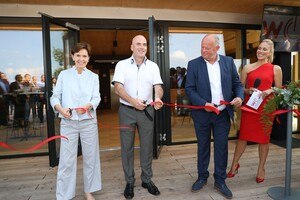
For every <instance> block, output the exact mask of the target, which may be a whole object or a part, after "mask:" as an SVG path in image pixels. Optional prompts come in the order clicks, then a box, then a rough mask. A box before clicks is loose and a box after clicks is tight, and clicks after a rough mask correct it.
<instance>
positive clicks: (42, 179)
mask: <svg viewBox="0 0 300 200" xmlns="http://www.w3.org/2000/svg"><path fill="white" fill-rule="evenodd" d="M234 147H235V141H229V162H228V163H229V164H230V163H231V160H232V156H233V152H234ZM196 152H197V145H196V144H189V145H176V146H165V147H164V148H163V150H162V152H161V154H160V157H159V159H157V160H154V161H153V170H154V177H153V181H154V182H155V183H156V185H157V186H158V187H159V189H160V191H161V195H160V196H158V197H154V196H152V195H150V194H149V193H148V192H147V190H145V189H144V188H142V187H141V180H140V173H141V170H140V167H139V158H138V157H139V150H138V149H136V150H135V156H136V160H135V172H136V184H135V197H134V199H137V200H140V199H141V200H147V199H163V200H183V199H189V200H200V199H201V200H221V199H224V198H223V197H222V196H221V195H220V194H219V193H218V192H217V191H216V190H215V189H214V188H213V183H214V180H213V175H212V174H213V156H211V162H210V166H209V171H210V177H209V179H208V184H207V186H205V188H204V189H203V190H201V191H200V192H198V193H192V192H190V189H191V185H192V184H193V182H194V181H195V180H196V179H197V166H196V164H197V156H196ZM212 153H213V148H212ZM212 155H213V154H212ZM257 163H258V152H257V145H249V146H248V147H247V149H246V151H245V153H244V155H243V157H242V158H241V160H240V165H241V168H240V170H239V174H237V175H236V177H234V178H232V179H227V185H228V187H229V188H230V189H231V190H232V192H233V195H234V199H239V200H240V199H241V200H254V199H263V200H264V199H266V200H267V199H270V198H269V197H268V194H267V190H268V189H269V188H270V187H273V186H284V180H285V179H284V177H285V149H284V148H281V147H278V146H275V145H270V153H269V157H268V161H267V165H266V180H265V182H263V183H261V184H257V183H256V182H255V175H256V170H257ZM101 167H102V168H101V169H102V182H103V190H102V191H100V192H96V193H95V198H96V199H109V200H114V199H116V200H119V199H124V197H123V190H124V186H125V182H124V178H123V177H124V176H123V170H122V167H121V158H120V151H119V150H115V151H107V152H101ZM56 173H57V168H56V167H55V168H49V166H48V157H47V156H45V157H32V158H17V159H2V160H1V161H0V199H1V200H52V199H55V187H56ZM292 187H294V188H300V149H293V161H292ZM81 199H84V192H83V179H82V158H81V157H79V158H78V175H77V190H76V197H75V200H81Z"/></svg>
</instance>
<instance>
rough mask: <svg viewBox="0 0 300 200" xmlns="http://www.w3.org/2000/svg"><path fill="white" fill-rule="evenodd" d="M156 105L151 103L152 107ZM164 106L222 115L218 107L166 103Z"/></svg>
mask: <svg viewBox="0 0 300 200" xmlns="http://www.w3.org/2000/svg"><path fill="white" fill-rule="evenodd" d="M154 104H155V102H151V103H150V105H151V106H154ZM163 104H164V105H166V106H169V107H179V108H190V109H196V110H199V109H207V110H210V111H213V112H215V113H216V114H217V115H218V114H220V111H219V110H218V109H217V108H216V107H213V106H192V105H181V104H174V103H165V102H164V103H163Z"/></svg>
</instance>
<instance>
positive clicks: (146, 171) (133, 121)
mask: <svg viewBox="0 0 300 200" xmlns="http://www.w3.org/2000/svg"><path fill="white" fill-rule="evenodd" d="M146 109H147V111H148V113H149V114H150V115H151V116H152V118H154V109H153V107H151V106H148V107H147V108H146ZM119 123H120V126H125V128H121V129H120V138H121V154H122V165H123V170H124V174H125V180H126V182H127V183H133V184H134V182H135V178H134V175H135V173H134V138H135V130H136V129H137V130H138V133H139V138H140V165H141V168H142V174H141V179H142V181H143V182H145V183H148V182H150V181H151V178H152V176H153V172H152V158H153V130H154V124H153V121H151V120H149V119H148V118H147V116H146V115H145V112H144V111H139V110H136V109H134V108H130V107H127V106H124V105H120V108H119ZM126 126H127V127H128V126H130V127H131V128H130V129H129V128H126Z"/></svg>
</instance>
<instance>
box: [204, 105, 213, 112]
mask: <svg viewBox="0 0 300 200" xmlns="http://www.w3.org/2000/svg"><path fill="white" fill-rule="evenodd" d="M205 106H211V107H214V108H215V105H214V104H213V103H206V104H205ZM205 111H206V112H213V110H210V109H207V108H205Z"/></svg>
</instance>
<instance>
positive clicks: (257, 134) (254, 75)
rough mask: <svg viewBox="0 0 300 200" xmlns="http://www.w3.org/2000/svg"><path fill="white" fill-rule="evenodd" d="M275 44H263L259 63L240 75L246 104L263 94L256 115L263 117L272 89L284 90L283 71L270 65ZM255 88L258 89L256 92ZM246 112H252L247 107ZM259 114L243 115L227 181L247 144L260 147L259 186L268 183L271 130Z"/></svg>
mask: <svg viewBox="0 0 300 200" xmlns="http://www.w3.org/2000/svg"><path fill="white" fill-rule="evenodd" d="M273 55H274V44H273V42H272V40H270V39H265V40H263V41H262V42H261V43H260V44H259V46H258V48H257V52H256V56H257V61H256V62H255V63H252V64H249V65H246V66H245V67H244V68H243V70H242V74H241V81H242V84H243V85H244V88H245V101H244V102H245V104H246V103H247V102H248V100H249V97H250V95H251V94H252V93H253V91H255V90H256V89H258V90H260V91H262V93H261V96H262V98H263V99H264V100H263V102H262V104H261V105H260V106H259V107H258V109H257V110H255V111H257V112H259V113H261V112H262V110H263V107H264V104H265V103H266V102H267V100H268V97H270V96H269V95H270V94H271V93H273V90H272V86H273V84H274V86H275V87H281V86H282V71H281V68H280V66H278V65H273V64H271V63H272V62H273ZM254 87H256V88H254ZM246 107H247V108H250V109H253V108H251V107H249V106H247V105H246ZM260 118H261V115H260V114H253V113H250V112H246V111H242V115H241V126H240V135H239V139H238V141H237V144H236V147H235V152H234V157H233V161H232V165H231V169H230V171H229V172H228V174H227V177H228V178H232V177H234V175H235V174H236V173H237V171H238V169H239V167H240V165H239V159H240V158H241V156H242V154H243V153H244V151H245V149H246V147H247V141H251V142H256V143H258V144H259V145H258V153H259V165H258V169H257V175H256V182H257V183H261V182H263V181H264V180H265V163H266V160H267V156H268V152H269V142H270V133H271V129H269V130H266V129H265V127H264V125H263V123H262V122H261V119H260Z"/></svg>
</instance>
